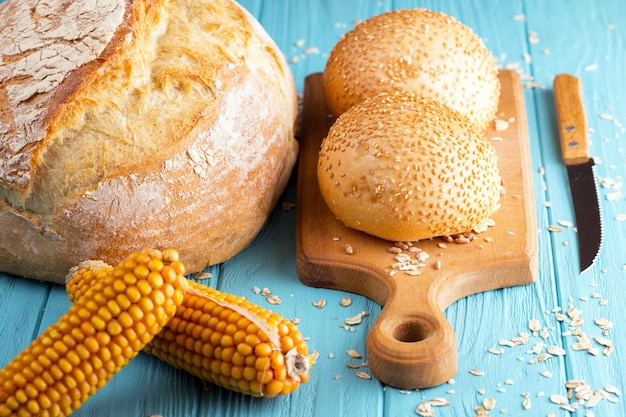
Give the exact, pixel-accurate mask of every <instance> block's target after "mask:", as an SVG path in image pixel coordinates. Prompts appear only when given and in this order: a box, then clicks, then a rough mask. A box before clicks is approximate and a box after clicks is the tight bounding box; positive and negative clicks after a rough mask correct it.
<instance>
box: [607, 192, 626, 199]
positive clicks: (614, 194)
mask: <svg viewBox="0 0 626 417" xmlns="http://www.w3.org/2000/svg"><path fill="white" fill-rule="evenodd" d="M605 197H606V199H607V200H608V201H618V200H620V199H621V198H622V197H623V194H622V192H621V191H619V190H616V191H611V192H609V193H606V196H605Z"/></svg>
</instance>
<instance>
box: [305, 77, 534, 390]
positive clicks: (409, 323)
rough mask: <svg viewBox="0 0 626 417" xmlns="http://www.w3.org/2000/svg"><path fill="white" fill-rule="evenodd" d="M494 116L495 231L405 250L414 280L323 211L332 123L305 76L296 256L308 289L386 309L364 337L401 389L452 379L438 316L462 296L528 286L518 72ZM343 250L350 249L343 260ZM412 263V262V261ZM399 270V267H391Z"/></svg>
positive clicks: (449, 336) (375, 364)
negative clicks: (320, 162) (498, 124)
mask: <svg viewBox="0 0 626 417" xmlns="http://www.w3.org/2000/svg"><path fill="white" fill-rule="evenodd" d="M500 81H501V84H502V91H501V99H500V105H499V112H498V115H497V117H498V119H500V120H504V121H506V122H508V123H509V125H508V127H507V128H506V129H504V130H502V129H501V128H500V129H499V130H496V129H495V128H494V127H491V128H489V130H488V131H487V135H488V137H489V138H490V140H492V142H493V144H494V146H495V148H496V151H497V155H498V166H499V170H500V174H501V176H502V179H503V183H504V189H505V193H504V194H503V196H502V199H501V204H502V205H501V208H499V209H498V210H497V211H496V212H495V213H494V214H493V216H492V217H491V218H492V219H493V220H494V221H495V225H494V226H492V227H490V228H489V229H488V230H487V231H485V232H483V233H480V234H476V238H475V239H474V240H473V241H471V242H470V243H465V244H462V243H449V242H444V240H443V239H442V238H436V239H432V240H427V241H419V242H414V243H413V244H412V245H413V246H412V248H413V249H411V248H408V249H407V248H404V250H403V253H405V254H408V255H409V256H410V257H411V259H414V260H417V252H415V251H416V250H418V249H419V250H421V251H422V252H425V253H426V254H428V255H429V257H428V259H425V260H424V261H423V266H421V267H419V268H418V271H419V275H408V274H407V273H406V271H399V270H398V269H394V268H393V264H394V263H397V262H398V261H397V260H396V259H394V257H395V256H396V254H394V253H390V251H389V249H390V248H391V247H393V246H394V242H389V241H385V240H382V239H379V238H376V237H373V236H370V235H367V234H364V233H362V232H358V231H356V230H353V229H350V228H348V227H346V226H345V225H344V224H343V223H342V222H340V221H338V220H337V219H336V218H335V217H334V215H333V214H332V213H331V212H330V210H329V209H328V207H327V206H326V204H325V202H324V200H323V198H322V196H321V194H320V191H319V188H318V185H317V176H316V166H317V155H318V150H319V148H320V144H321V142H322V140H323V139H324V137H325V136H326V134H327V132H328V129H329V127H330V126H331V125H332V123H333V122H334V119H333V117H332V116H330V115H329V114H330V112H329V111H328V109H327V107H326V105H325V102H324V93H323V77H322V74H321V73H316V74H312V75H310V76H308V77H307V78H306V80H305V88H304V108H303V119H302V131H301V140H300V146H301V148H300V160H299V167H298V196H297V215H296V255H297V270H298V277H299V279H300V280H301V281H302V282H303V283H304V284H306V285H309V286H313V287H324V288H331V289H338V290H345V291H350V292H353V293H357V294H361V295H364V296H366V297H369V298H371V299H372V300H374V301H375V302H377V303H379V304H380V305H381V306H383V308H382V311H381V313H380V315H379V317H378V318H377V319H376V321H375V322H374V324H373V325H372V327H371V329H370V331H369V334H368V336H367V341H366V346H367V359H368V363H369V368H370V370H371V372H372V374H373V375H374V376H376V377H377V378H378V379H379V380H380V381H382V382H383V383H385V384H388V385H390V386H394V387H398V388H423V387H430V386H435V385H439V384H441V383H444V382H446V381H447V380H448V379H450V378H451V377H453V376H454V375H455V374H456V369H457V346H456V337H455V335H454V331H453V329H452V327H451V326H450V324H449V323H448V322H447V320H446V319H445V317H444V315H443V311H444V310H445V309H446V308H447V307H448V306H449V305H450V304H451V303H453V302H454V301H456V300H458V299H459V298H462V297H465V296H468V295H471V294H475V293H478V292H481V291H487V290H492V289H496V288H503V287H508V286H514V285H521V284H529V283H532V282H534V280H535V278H536V275H537V227H536V219H535V205H534V201H533V189H532V174H531V163H530V151H529V141H528V131H527V127H526V113H525V105H524V94H523V88H522V85H521V82H520V79H519V76H518V74H517V73H515V72H513V71H509V70H503V71H501V72H500ZM346 245H349V246H350V247H351V248H352V253H351V254H349V253H348V252H349V251H347V250H346ZM414 262H415V261H414ZM396 268H397V265H396Z"/></svg>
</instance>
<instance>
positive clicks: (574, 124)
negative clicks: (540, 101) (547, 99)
mask: <svg viewBox="0 0 626 417" xmlns="http://www.w3.org/2000/svg"><path fill="white" fill-rule="evenodd" d="M553 86H554V87H553V91H554V105H555V108H556V118H557V123H558V126H557V128H558V131H559V142H560V143H561V152H562V153H563V162H565V165H576V164H582V163H585V162H587V161H589V141H588V140H587V135H588V128H587V118H586V116H585V109H584V107H583V102H582V94H583V86H582V84H581V83H580V80H579V79H578V78H577V77H574V76H573V75H570V74H559V75H557V76H556V77H554V83H553Z"/></svg>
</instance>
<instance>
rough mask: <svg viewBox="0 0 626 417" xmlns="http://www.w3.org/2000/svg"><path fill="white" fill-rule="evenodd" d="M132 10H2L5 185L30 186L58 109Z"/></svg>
mask: <svg viewBox="0 0 626 417" xmlns="http://www.w3.org/2000/svg"><path fill="white" fill-rule="evenodd" d="M126 10H127V5H126V4H125V2H124V0H102V1H99V2H98V7H93V6H92V5H91V4H90V2H83V1H79V2H76V1H71V0H64V1H53V2H39V3H37V4H36V5H35V7H33V6H32V4H31V3H30V2H24V1H13V2H6V3H4V4H3V5H2V7H0V21H1V22H3V23H2V25H0V39H2V42H0V57H2V61H1V62H0V185H2V186H4V187H7V188H19V189H23V188H27V187H29V186H30V183H31V178H32V175H31V173H32V171H33V169H34V162H35V159H36V157H37V153H38V152H39V151H40V149H41V148H42V146H43V145H44V143H42V141H43V140H44V138H45V130H46V123H47V120H48V119H49V118H50V117H51V116H52V115H53V114H54V111H55V103H58V102H59V101H62V100H63V99H64V97H63V96H65V95H68V94H71V92H72V90H73V84H75V81H72V78H73V77H74V78H76V77H80V74H79V73H78V72H80V69H81V67H83V66H84V65H85V64H87V63H90V62H93V60H94V59H95V58H97V57H99V56H101V55H102V53H103V51H104V49H105V48H106V47H107V45H110V42H111V40H112V38H113V36H114V35H115V33H116V30H117V28H118V27H120V25H121V23H122V21H123V19H124V18H125V13H126ZM68 16H69V17H70V18H67V17H68ZM83 71H84V70H83ZM57 108H58V107H57Z"/></svg>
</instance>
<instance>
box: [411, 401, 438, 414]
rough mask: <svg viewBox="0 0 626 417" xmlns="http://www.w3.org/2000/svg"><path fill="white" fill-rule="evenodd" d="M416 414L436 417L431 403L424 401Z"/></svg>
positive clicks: (416, 410) (419, 405)
mask: <svg viewBox="0 0 626 417" xmlns="http://www.w3.org/2000/svg"><path fill="white" fill-rule="evenodd" d="M415 413H416V414H418V415H420V416H424V417H432V416H434V415H435V410H433V408H432V406H431V405H430V402H428V401H422V402H421V403H419V404H418V406H417V408H416V409H415Z"/></svg>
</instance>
